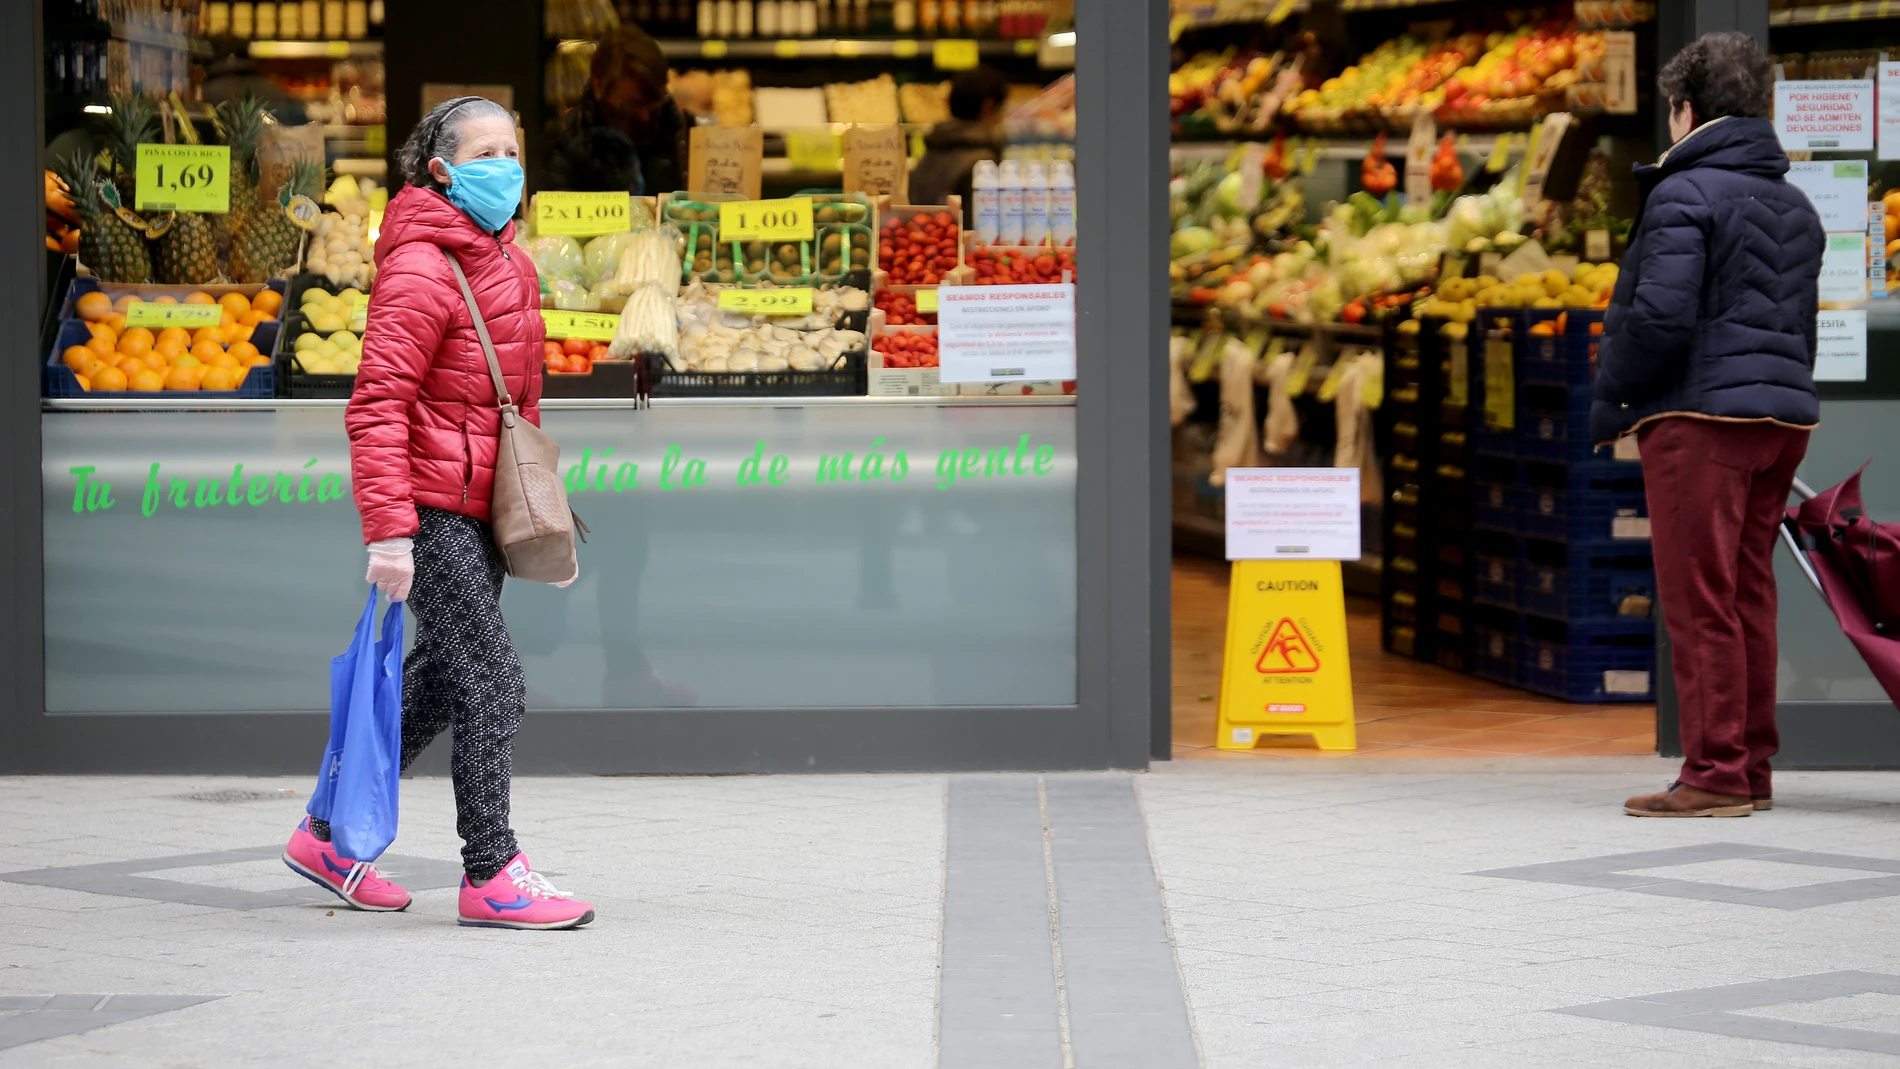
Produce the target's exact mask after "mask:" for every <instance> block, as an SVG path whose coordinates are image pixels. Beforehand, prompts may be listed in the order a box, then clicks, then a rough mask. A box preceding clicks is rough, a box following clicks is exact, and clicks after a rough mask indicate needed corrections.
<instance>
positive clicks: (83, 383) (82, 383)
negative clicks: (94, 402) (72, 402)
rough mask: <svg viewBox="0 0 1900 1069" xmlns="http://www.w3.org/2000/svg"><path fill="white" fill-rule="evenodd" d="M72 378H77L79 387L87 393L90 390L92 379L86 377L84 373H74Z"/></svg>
mask: <svg viewBox="0 0 1900 1069" xmlns="http://www.w3.org/2000/svg"><path fill="white" fill-rule="evenodd" d="M73 378H75V379H78V380H79V388H80V389H82V390H85V391H87V392H88V393H90V392H91V391H92V379H90V378H88V377H87V376H85V375H74V376H73Z"/></svg>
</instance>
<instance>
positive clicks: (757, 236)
mask: <svg viewBox="0 0 1900 1069" xmlns="http://www.w3.org/2000/svg"><path fill="white" fill-rule="evenodd" d="M811 235H812V229H811V198H810V197H792V198H789V199H787V200H736V201H726V202H725V203H723V204H721V205H720V206H719V240H720V241H810V240H811Z"/></svg>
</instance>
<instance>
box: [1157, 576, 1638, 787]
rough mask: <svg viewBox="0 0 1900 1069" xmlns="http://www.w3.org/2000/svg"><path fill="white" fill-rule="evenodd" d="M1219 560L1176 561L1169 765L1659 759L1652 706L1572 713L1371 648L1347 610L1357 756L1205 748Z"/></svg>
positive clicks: (1368, 608) (1365, 625) (1287, 745)
mask: <svg viewBox="0 0 1900 1069" xmlns="http://www.w3.org/2000/svg"><path fill="white" fill-rule="evenodd" d="M1227 573H1228V565H1227V564H1226V563H1225V562H1223V561H1215V560H1207V559H1205V558H1200V557H1191V556H1186V555H1181V556H1177V557H1175V559H1174V754H1175V756H1176V757H1216V756H1220V757H1228V756H1232V757H1241V758H1245V757H1249V756H1254V757H1259V758H1265V759H1274V758H1289V757H1306V758H1318V757H1324V758H1336V759H1341V760H1350V759H1352V758H1354V757H1380V758H1388V757H1437V758H1455V757H1498V756H1502V755H1533V754H1535V755H1550V756H1584V755H1639V754H1653V753H1655V752H1656V707H1655V706H1653V705H1573V704H1571V703H1569V702H1563V701H1557V700H1556V699H1553V698H1545V697H1541V696H1539V695H1536V694H1532V693H1530V692H1528V691H1522V690H1516V689H1513V688H1511V687H1505V686H1500V685H1498V684H1495V683H1487V682H1485V681H1483V680H1480V679H1475V678H1473V677H1471V676H1468V675H1464V674H1462V673H1459V672H1453V671H1449V670H1447V669H1444V668H1439V667H1437V666H1436V665H1429V664H1423V663H1421V662H1419V661H1415V660H1413V659H1411V658H1409V657H1400V656H1397V655H1394V654H1390V653H1386V652H1385V651H1384V650H1382V649H1380V648H1379V606H1378V603H1377V602H1376V601H1374V600H1373V599H1371V598H1351V599H1348V601H1347V604H1346V614H1347V633H1348V642H1349V644H1350V648H1351V651H1352V683H1353V702H1354V712H1355V714H1356V715H1355V719H1356V721H1357V723H1358V734H1359V749H1358V750H1356V751H1353V752H1351V753H1344V752H1333V753H1322V752H1321V751H1319V750H1317V749H1314V748H1313V746H1312V743H1311V741H1310V740H1307V739H1304V738H1284V739H1268V740H1265V741H1263V742H1262V743H1261V744H1260V745H1259V747H1257V748H1256V749H1254V750H1253V751H1251V752H1250V753H1249V752H1242V751H1221V750H1217V749H1215V748H1214V722H1215V717H1216V705H1217V700H1218V698H1219V694H1220V659H1221V645H1222V641H1223V639H1224V637H1225V633H1226V627H1227Z"/></svg>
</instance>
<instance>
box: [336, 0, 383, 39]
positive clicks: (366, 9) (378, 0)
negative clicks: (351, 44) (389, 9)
mask: <svg viewBox="0 0 1900 1069" xmlns="http://www.w3.org/2000/svg"><path fill="white" fill-rule="evenodd" d="M382 24H383V0H374V2H372V3H364V0H348V2H347V3H346V4H344V6H343V36H345V37H347V38H349V39H350V40H352V41H360V40H362V39H363V38H365V37H368V36H369V28H370V27H371V26H381V25H382Z"/></svg>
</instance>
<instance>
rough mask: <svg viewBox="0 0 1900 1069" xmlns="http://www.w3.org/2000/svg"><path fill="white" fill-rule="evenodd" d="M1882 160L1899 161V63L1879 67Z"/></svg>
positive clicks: (1880, 156) (1883, 64) (1884, 64)
mask: <svg viewBox="0 0 1900 1069" xmlns="http://www.w3.org/2000/svg"><path fill="white" fill-rule="evenodd" d="M1878 155H1879V158H1880V159H1883V160H1900V63H1882V64H1881V65H1880V152H1879V154H1878Z"/></svg>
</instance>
